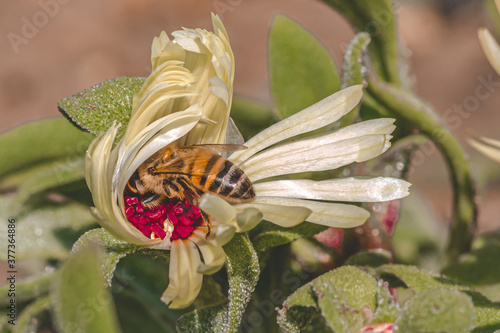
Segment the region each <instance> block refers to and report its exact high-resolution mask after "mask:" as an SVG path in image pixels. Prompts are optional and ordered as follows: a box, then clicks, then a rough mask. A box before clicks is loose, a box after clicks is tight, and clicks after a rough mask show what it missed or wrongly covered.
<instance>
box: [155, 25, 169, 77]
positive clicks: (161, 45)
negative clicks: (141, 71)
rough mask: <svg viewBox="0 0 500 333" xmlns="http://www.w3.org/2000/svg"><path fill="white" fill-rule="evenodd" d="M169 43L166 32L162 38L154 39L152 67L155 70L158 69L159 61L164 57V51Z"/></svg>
mask: <svg viewBox="0 0 500 333" xmlns="http://www.w3.org/2000/svg"><path fill="white" fill-rule="evenodd" d="M169 43H170V39H169V38H168V36H167V33H166V32H165V31H162V32H161V33H160V36H158V37H155V38H154V39H153V43H152V44H151V65H152V67H153V70H154V69H155V68H156V67H158V65H159V62H158V59H159V58H160V57H161V56H162V53H163V51H164V50H165V48H166V47H167V45H168V44H169Z"/></svg>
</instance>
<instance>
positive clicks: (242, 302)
mask: <svg viewBox="0 0 500 333" xmlns="http://www.w3.org/2000/svg"><path fill="white" fill-rule="evenodd" d="M224 252H226V269H227V276H228V281H229V295H228V299H229V304H228V310H227V313H226V314H225V316H224V317H225V320H222V321H217V326H216V327H215V331H216V332H236V330H237V329H238V327H239V326H240V323H241V319H242V317H243V312H245V308H246V307H247V304H248V302H249V301H250V296H251V294H252V292H253V291H254V289H255V285H256V284H257V281H258V280H259V274H260V267H259V258H258V257H257V253H256V252H255V250H254V248H253V246H252V242H250V239H249V238H248V235H247V234H245V233H241V234H236V235H235V236H234V237H233V239H232V240H231V241H230V242H229V243H227V244H226V245H224Z"/></svg>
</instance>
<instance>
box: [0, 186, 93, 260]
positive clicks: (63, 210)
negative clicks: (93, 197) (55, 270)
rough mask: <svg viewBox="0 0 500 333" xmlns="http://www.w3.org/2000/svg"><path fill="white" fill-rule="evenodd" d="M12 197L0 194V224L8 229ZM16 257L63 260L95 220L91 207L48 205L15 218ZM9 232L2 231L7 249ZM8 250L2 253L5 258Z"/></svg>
mask: <svg viewBox="0 0 500 333" xmlns="http://www.w3.org/2000/svg"><path fill="white" fill-rule="evenodd" d="M11 205H12V197H11V196H0V217H1V220H0V225H1V226H2V228H3V230H7V225H6V224H7V223H8V219H12V218H13V217H12V216H9V214H8V210H9V207H10V206H11ZM15 220H16V236H17V237H16V259H18V260H22V259H27V258H45V259H63V258H66V257H67V256H68V255H69V250H70V249H71V246H72V245H73V243H74V242H75V241H76V240H77V239H78V237H79V236H80V234H82V233H83V232H84V231H86V230H88V229H89V228H90V227H91V226H92V225H94V224H95V223H96V221H95V219H94V217H93V216H92V215H91V214H90V212H89V209H88V207H85V206H82V205H79V204H75V203H71V204H67V205H60V206H48V207H44V208H43V209H37V210H34V211H31V212H29V213H27V214H23V215H19V216H16V217H15ZM6 244H8V239H7V233H0V246H3V247H4V248H7V245H6ZM6 256H7V253H6V252H5V253H1V254H0V260H6Z"/></svg>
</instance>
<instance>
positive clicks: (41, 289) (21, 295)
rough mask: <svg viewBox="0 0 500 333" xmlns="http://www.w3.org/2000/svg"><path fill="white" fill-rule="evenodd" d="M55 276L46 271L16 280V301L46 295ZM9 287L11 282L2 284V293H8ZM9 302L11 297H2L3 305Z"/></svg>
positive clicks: (0, 287) (0, 288)
mask: <svg viewBox="0 0 500 333" xmlns="http://www.w3.org/2000/svg"><path fill="white" fill-rule="evenodd" d="M53 278H54V274H53V273H52V272H50V273H45V272H44V273H42V274H38V275H33V276H29V277H27V278H24V279H21V280H19V281H16V302H19V303H21V302H26V301H30V300H32V299H36V298H40V297H42V296H43V295H46V294H47V293H48V292H49V287H50V282H51V281H52V279H53ZM9 289H10V283H7V284H4V285H2V286H0V295H7V294H8V293H9ZM9 302H10V299H9V298H7V297H3V298H0V305H1V306H4V305H7V304H8V303H9Z"/></svg>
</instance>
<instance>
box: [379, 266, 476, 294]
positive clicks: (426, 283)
mask: <svg viewBox="0 0 500 333" xmlns="http://www.w3.org/2000/svg"><path fill="white" fill-rule="evenodd" d="M379 272H382V273H389V274H392V275H394V276H396V277H397V278H398V279H400V280H401V281H403V282H404V283H405V284H406V285H407V286H408V287H410V288H411V289H413V291H414V292H416V293H419V292H421V291H424V290H427V289H435V288H452V289H464V290H467V289H468V288H467V287H465V286H460V285H457V284H456V283H455V282H454V281H452V280H450V279H449V278H447V277H445V276H441V275H436V274H431V273H429V272H426V271H424V270H421V269H419V268H418V267H415V266H406V265H384V266H381V267H380V268H379Z"/></svg>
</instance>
